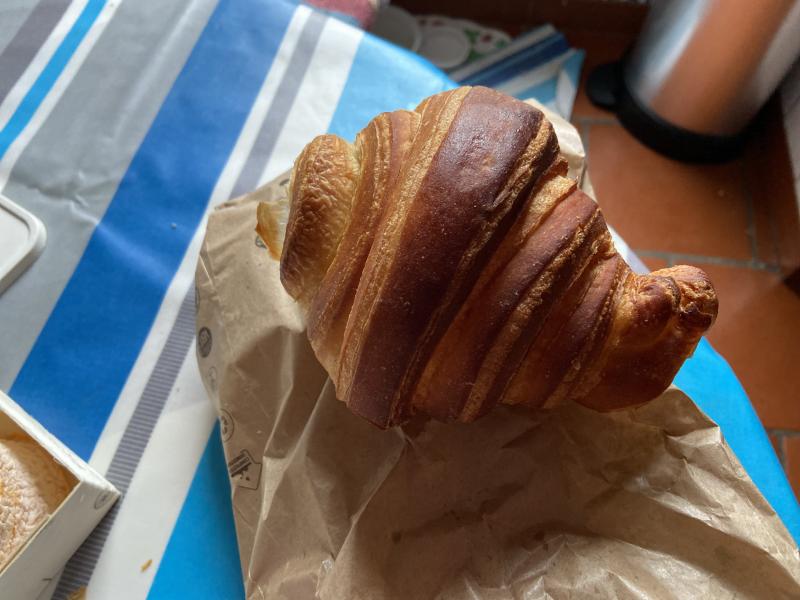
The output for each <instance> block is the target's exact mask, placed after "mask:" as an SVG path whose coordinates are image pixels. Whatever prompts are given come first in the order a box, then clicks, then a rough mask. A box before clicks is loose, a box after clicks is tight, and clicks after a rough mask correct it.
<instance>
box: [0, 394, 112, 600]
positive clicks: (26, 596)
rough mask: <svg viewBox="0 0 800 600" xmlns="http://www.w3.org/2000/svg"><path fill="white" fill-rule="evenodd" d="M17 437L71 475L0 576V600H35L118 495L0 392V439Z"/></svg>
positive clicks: (92, 470) (101, 478)
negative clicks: (68, 487)
mask: <svg viewBox="0 0 800 600" xmlns="http://www.w3.org/2000/svg"><path fill="white" fill-rule="evenodd" d="M20 432H24V433H26V434H27V435H28V436H30V437H31V438H32V439H33V440H34V441H36V442H37V443H38V444H39V445H40V446H42V448H44V449H45V450H47V452H48V453H50V455H51V456H52V457H53V459H54V460H55V461H56V462H58V463H60V464H61V465H62V466H64V468H65V469H67V471H69V472H70V473H71V474H72V476H73V477H74V478H75V481H76V484H75V487H74V488H73V489H72V491H71V492H70V493H69V494H68V495H67V497H66V498H65V499H64V501H63V502H62V503H61V505H60V506H59V507H58V508H57V509H56V510H55V511H54V512H53V514H52V515H50V517H49V518H48V519H47V521H45V522H44V523H43V524H42V526H41V527H40V528H39V529H38V530H37V531H36V533H34V535H33V536H32V537H31V538H30V539H29V540H28V542H27V544H26V545H25V546H23V547H22V548H21V549H20V550H19V552H18V553H17V555H16V556H15V557H14V558H13V559H12V560H11V562H10V563H8V565H7V566H6V568H5V569H4V570H3V571H2V572H0V598H2V599H3V600H17V599H20V600H30V599H31V598H38V597H39V595H40V594H41V593H42V592H43V591H44V590H45V589H46V588H47V587H48V586H50V585H51V583H52V582H53V580H54V579H55V578H57V577H58V576H59V573H60V571H61V570H62V569H63V567H64V565H65V564H66V562H67V561H68V560H69V558H70V557H71V556H72V555H73V554H74V553H75V551H76V550H77V549H78V547H79V546H80V545H81V544H82V543H83V541H84V540H85V539H86V538H87V537H88V536H89V534H90V533H91V532H92V530H93V529H94V528H95V527H96V526H97V524H98V523H99V522H100V519H102V518H103V516H104V515H105V514H106V513H107V512H108V511H109V510H110V509H111V507H112V506H113V505H114V502H115V501H116V500H117V498H119V495H120V494H119V492H118V491H117V489H116V488H115V487H114V486H113V485H111V484H110V483H109V482H108V481H106V480H105V479H104V478H103V477H102V476H101V475H100V474H99V473H98V472H97V471H95V470H94V469H92V468H91V467H90V466H89V465H87V464H86V463H85V462H84V461H83V460H81V459H80V458H78V456H77V455H76V454H75V453H74V452H72V451H71V450H70V449H69V448H67V447H66V446H65V445H64V444H63V443H61V442H60V441H58V440H57V439H56V438H55V437H54V436H53V435H52V434H51V433H50V432H49V431H47V430H46V429H45V428H44V427H42V426H41V425H40V424H39V422H38V421H36V420H35V419H33V417H31V416H30V415H29V414H28V413H26V412H25V411H24V410H22V408H21V407H20V406H19V405H18V404H16V403H15V402H14V401H12V400H11V399H10V398H9V397H8V396H6V395H5V394H4V393H3V392H2V391H0V437H6V436H8V435H10V434H14V433H20Z"/></svg>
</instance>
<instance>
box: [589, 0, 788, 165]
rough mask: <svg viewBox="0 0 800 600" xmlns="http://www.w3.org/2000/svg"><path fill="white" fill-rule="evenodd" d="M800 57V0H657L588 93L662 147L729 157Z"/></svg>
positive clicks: (697, 156) (680, 153) (689, 155)
mask: <svg viewBox="0 0 800 600" xmlns="http://www.w3.org/2000/svg"><path fill="white" fill-rule="evenodd" d="M798 55H800V1H796V0H653V2H652V7H651V10H650V13H649V14H648V17H647V20H646V21H645V25H644V27H643V30H642V32H641V35H640V37H639V39H638V40H637V42H636V44H635V45H634V47H633V49H632V50H631V51H630V52H629V53H628V55H627V56H626V57H625V59H624V60H623V61H622V64H621V65H618V66H616V67H605V71H603V69H604V68H603V67H601V68H600V70H599V71H598V73H596V74H593V75H592V77H591V81H590V90H589V92H590V96H593V99H596V98H594V96H598V97H599V99H598V102H599V103H600V104H601V105H603V104H604V105H611V107H613V108H614V109H615V110H616V111H617V112H618V114H619V117H620V120H621V121H622V123H623V124H624V125H625V126H626V127H627V128H628V129H630V130H631V131H632V132H633V133H634V134H635V135H636V136H637V137H639V138H640V139H641V140H642V141H643V142H645V143H646V144H648V145H650V146H652V147H653V148H655V149H656V150H659V151H661V152H663V153H665V154H668V155H670V156H673V157H675V158H681V159H685V160H698V161H716V160H725V159H727V158H730V157H731V156H733V155H735V154H736V152H737V151H738V150H739V149H740V147H741V145H742V139H743V132H744V130H745V128H746V126H747V124H748V123H749V122H750V120H751V119H752V118H753V116H755V114H756V113H757V112H758V110H759V109H760V108H761V106H763V104H764V102H766V100H767V99H768V98H769V96H770V95H771V94H772V93H773V92H774V91H775V88H776V87H777V86H778V84H779V83H780V81H781V79H783V77H784V76H785V75H786V73H787V71H788V70H789V68H790V67H791V66H792V64H793V62H794V61H795V60H796V59H797V57H798ZM604 78H605V81H604ZM610 79H613V82H612V81H610ZM598 86H599V88H598ZM603 86H608V87H607V88H606V89H605V95H604V91H603ZM592 88H596V89H595V90H594V91H593V90H592ZM598 89H599V93H595V92H597V91H598ZM609 94H610V96H609ZM610 98H611V99H610Z"/></svg>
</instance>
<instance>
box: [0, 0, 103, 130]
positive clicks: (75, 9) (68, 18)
mask: <svg viewBox="0 0 800 600" xmlns="http://www.w3.org/2000/svg"><path fill="white" fill-rule="evenodd" d="M88 3H89V0H82V1H76V2H72V3H71V4H70V5H69V7H67V10H65V11H64V14H63V15H61V19H60V20H59V21H58V23H56V26H55V27H54V28H53V31H52V32H50V35H49V36H48V37H47V39H46V40H45V41H44V44H42V46H41V47H40V48H39V50H38V51H37V52H36V55H35V56H34V57H33V60H32V61H31V64H29V65H28V67H27V68H26V69H25V71H24V72H23V73H22V75H21V76H20V78H19V79H18V80H17V82H16V83H15V84H14V87H12V88H11V89H10V90H9V92H8V95H7V96H6V97H5V99H4V100H3V103H2V104H0V130H1V129H3V128H4V127H5V126H6V125H7V124H8V120H9V119H10V118H11V116H12V115H13V114H14V112H15V111H16V110H17V108H18V107H19V104H20V102H22V99H23V98H25V95H26V94H27V93H28V91H29V90H30V89H31V87H33V84H34V83H35V82H36V80H37V79H38V78H39V75H41V74H42V71H44V68H45V67H46V66H47V63H49V62H50V59H51V58H53V54H55V52H56V50H57V49H58V47H59V46H60V45H61V42H63V41H64V38H65V37H67V34H68V33H69V31H70V30H71V29H72V26H73V25H75V21H77V20H78V17H79V16H80V15H81V13H82V12H83V9H84V8H86V5H87V4H88Z"/></svg>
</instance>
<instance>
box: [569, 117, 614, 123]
mask: <svg viewBox="0 0 800 600" xmlns="http://www.w3.org/2000/svg"><path fill="white" fill-rule="evenodd" d="M574 122H576V123H578V125H620V122H619V120H618V119H617V118H616V117H586V116H579V117H574Z"/></svg>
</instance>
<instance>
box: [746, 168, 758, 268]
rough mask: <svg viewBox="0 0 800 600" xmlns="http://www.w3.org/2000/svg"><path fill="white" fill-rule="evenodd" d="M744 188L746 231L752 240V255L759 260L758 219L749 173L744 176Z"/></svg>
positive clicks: (749, 239)
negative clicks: (756, 217) (755, 214)
mask: <svg viewBox="0 0 800 600" xmlns="http://www.w3.org/2000/svg"><path fill="white" fill-rule="evenodd" d="M742 188H743V189H742V191H743V192H744V206H745V213H746V215H747V229H746V230H745V233H746V234H747V240H748V241H749V242H750V256H751V257H752V258H753V260H754V261H758V260H760V258H761V257H760V255H759V252H758V232H757V231H756V220H755V216H754V213H755V207H754V206H753V194H751V193H750V182H749V177H747V175H745V176H744V177H743V178H742Z"/></svg>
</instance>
